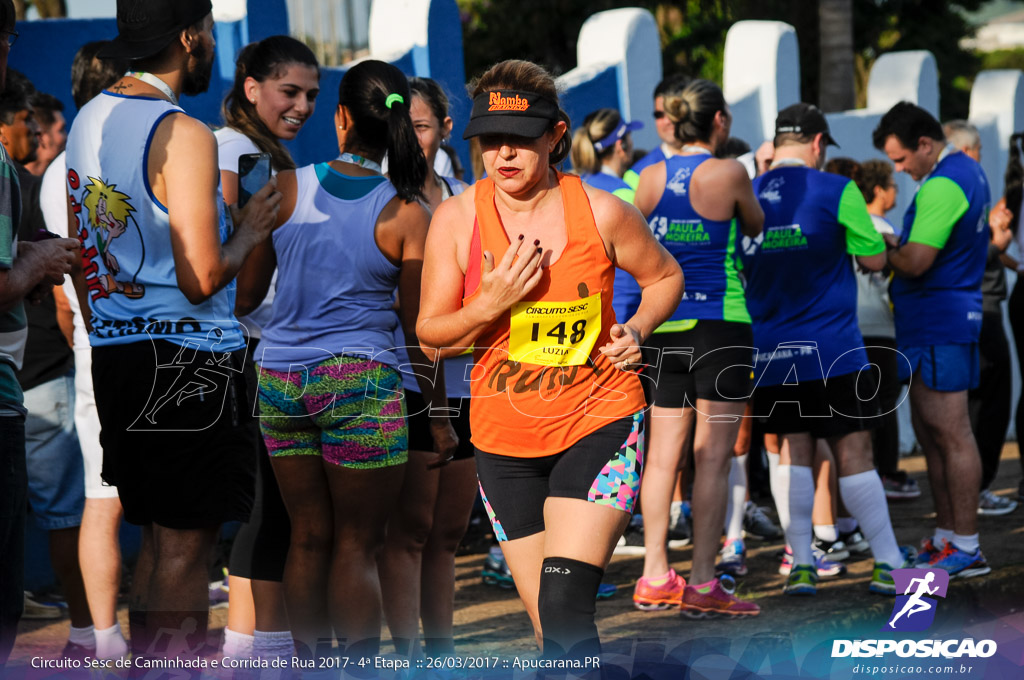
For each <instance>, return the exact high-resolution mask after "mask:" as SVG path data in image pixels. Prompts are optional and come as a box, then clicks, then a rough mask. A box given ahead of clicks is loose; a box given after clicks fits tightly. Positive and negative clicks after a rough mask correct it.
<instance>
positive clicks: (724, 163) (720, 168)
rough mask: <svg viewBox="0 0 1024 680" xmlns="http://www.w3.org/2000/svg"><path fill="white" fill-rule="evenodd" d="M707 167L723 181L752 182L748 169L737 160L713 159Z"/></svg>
mask: <svg viewBox="0 0 1024 680" xmlns="http://www.w3.org/2000/svg"><path fill="white" fill-rule="evenodd" d="M707 166H708V169H709V170H711V171H712V172H713V173H714V175H715V177H716V178H719V179H720V180H722V181H727V182H744V181H745V182H750V175H749V174H747V169H746V167H744V165H743V164H742V163H740V162H739V161H738V160H736V159H735V158H712V159H711V160H709V161H708V162H707Z"/></svg>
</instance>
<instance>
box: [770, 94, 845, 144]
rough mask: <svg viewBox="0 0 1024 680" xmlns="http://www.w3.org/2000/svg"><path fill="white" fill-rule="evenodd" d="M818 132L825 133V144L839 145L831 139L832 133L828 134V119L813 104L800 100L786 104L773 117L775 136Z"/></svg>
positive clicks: (814, 133) (812, 134)
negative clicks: (789, 104) (799, 101)
mask: <svg viewBox="0 0 1024 680" xmlns="http://www.w3.org/2000/svg"><path fill="white" fill-rule="evenodd" d="M819 132H820V133H822V134H824V135H825V143H826V144H831V145H832V146H836V147H838V146H839V145H838V144H836V140H834V139H832V135H831V134H829V130H828V121H827V120H825V114H824V113H822V112H821V110H820V109H819V108H818V107H817V106H815V105H814V104H804V103H803V102H801V103H799V104H793V105H792V106H787V107H786V108H784V109H782V110H781V111H779V116H778V117H777V118H776V119H775V134H776V136H778V135H781V134H785V133H793V134H797V135H811V136H814V135H816V134H818V133H819Z"/></svg>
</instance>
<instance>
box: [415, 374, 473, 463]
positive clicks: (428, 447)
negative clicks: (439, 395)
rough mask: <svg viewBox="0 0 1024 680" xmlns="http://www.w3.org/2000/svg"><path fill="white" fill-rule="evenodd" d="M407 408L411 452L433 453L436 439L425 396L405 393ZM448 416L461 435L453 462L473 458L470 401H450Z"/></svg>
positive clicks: (456, 432) (417, 393) (416, 393)
mask: <svg viewBox="0 0 1024 680" xmlns="http://www.w3.org/2000/svg"><path fill="white" fill-rule="evenodd" d="M405 408H406V413H408V414H409V450H410V451H433V450H434V438H433V437H431V436H430V412H429V411H428V410H427V402H425V401H423V395H422V394H420V393H419V392H413V391H412V390H406V391H405ZM448 409H449V410H448V414H449V416H450V417H451V421H452V428H454V429H455V434H457V435H459V448H457V449H455V458H454V459H453V460H467V459H469V458H472V457H473V451H474V449H473V444H472V442H470V441H469V439H470V432H469V400H468V399H449V400H448Z"/></svg>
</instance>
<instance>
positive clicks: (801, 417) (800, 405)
mask: <svg viewBox="0 0 1024 680" xmlns="http://www.w3.org/2000/svg"><path fill="white" fill-rule="evenodd" d="M876 373H877V372H876V371H873V370H863V371H857V372H854V373H847V374H845V375H839V376H835V377H830V378H829V379H828V381H824V380H814V381H811V382H801V383H799V384H794V385H770V386H766V387H758V388H757V389H755V390H754V417H755V418H757V419H758V421H759V422H760V423H761V424H762V425H763V426H764V431H765V432H768V433H770V434H793V433H796V432H808V433H810V435H811V436H812V437H814V438H816V439H827V438H830V437H842V436H844V435H848V434H850V433H851V432H860V431H862V430H870V429H872V428H874V427H875V426H877V425H878V423H879V418H880V416H881V414H882V410H881V407H880V406H879V401H878V380H877V377H876Z"/></svg>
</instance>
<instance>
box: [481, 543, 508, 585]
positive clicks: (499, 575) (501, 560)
mask: <svg viewBox="0 0 1024 680" xmlns="http://www.w3.org/2000/svg"><path fill="white" fill-rule="evenodd" d="M480 576H481V577H482V578H483V580H484V583H486V584H487V585H489V586H498V587H500V588H512V587H514V586H515V581H513V580H512V571H511V570H510V569H509V568H508V564H507V563H506V562H505V554H504V553H503V552H501V547H500V546H494V547H492V548H491V551H490V552H489V553H487V558H486V559H485V560H484V568H483V571H481V572H480Z"/></svg>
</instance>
